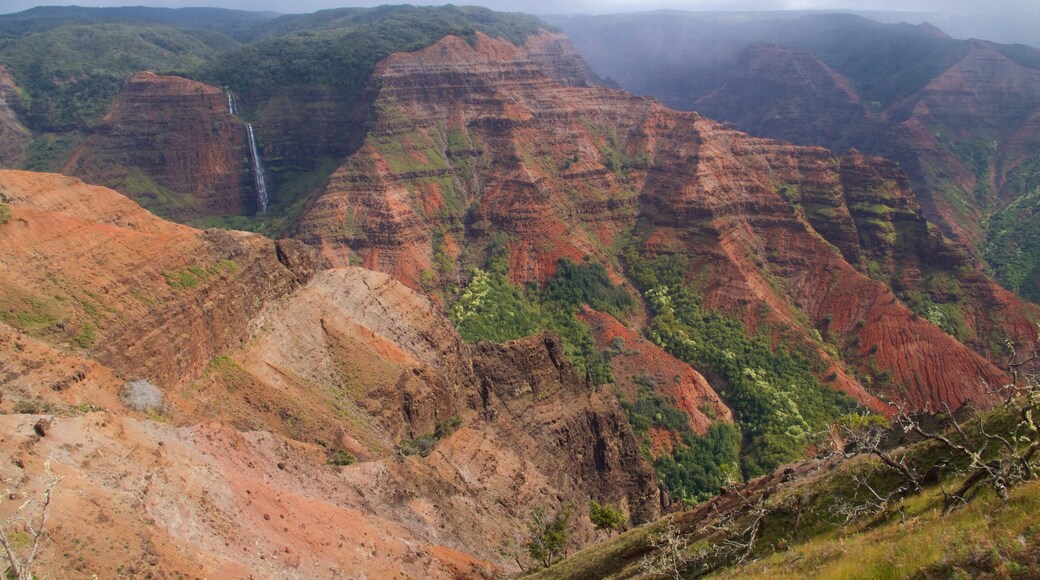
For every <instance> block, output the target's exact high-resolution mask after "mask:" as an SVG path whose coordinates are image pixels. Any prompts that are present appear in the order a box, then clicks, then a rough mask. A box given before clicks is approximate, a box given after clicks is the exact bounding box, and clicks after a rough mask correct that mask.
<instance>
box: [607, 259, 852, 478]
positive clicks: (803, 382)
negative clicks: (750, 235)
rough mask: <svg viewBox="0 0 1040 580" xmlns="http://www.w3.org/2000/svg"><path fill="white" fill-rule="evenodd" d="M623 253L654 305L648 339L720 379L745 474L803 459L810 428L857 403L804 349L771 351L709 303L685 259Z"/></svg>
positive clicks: (765, 341)
mask: <svg viewBox="0 0 1040 580" xmlns="http://www.w3.org/2000/svg"><path fill="white" fill-rule="evenodd" d="M624 258H625V262H626V265H627V266H628V273H629V275H630V277H631V278H632V279H633V281H634V282H635V283H636V285H637V286H638V287H639V288H640V289H641V290H643V292H644V295H645V296H646V298H647V301H648V302H649V305H650V311H651V314H652V318H651V320H650V323H649V325H648V327H647V336H648V337H649V338H650V340H652V341H653V342H654V343H656V344H657V345H659V346H661V347H662V348H664V349H665V350H666V351H668V352H669V353H671V354H672V355H673V356H675V357H676V358H679V359H680V360H683V361H686V362H688V363H690V364H691V365H693V366H694V367H695V368H698V369H702V370H703V371H707V372H710V373H712V374H715V375H717V376H719V377H721V378H722V381H720V382H719V383H717V385H718V386H719V394H720V395H722V397H723V398H724V399H725V400H726V403H727V405H729V407H730V408H731V409H733V411H734V413H735V415H736V418H737V421H738V424H739V425H740V429H741V432H742V433H743V436H744V444H743V451H742V453H741V464H742V469H743V472H744V475H745V476H748V477H751V476H755V475H759V474H762V473H765V472H767V471H769V470H771V469H773V468H775V467H776V466H778V465H781V464H783V463H786V462H789V461H792V460H794V459H797V458H799V457H801V456H802V454H803V453H804V451H805V449H806V447H807V445H808V444H809V436H810V435H811V434H812V433H814V432H816V431H817V430H819V429H821V428H822V427H823V426H825V425H827V424H829V423H830V422H832V421H833V420H835V419H836V418H837V417H839V416H841V415H843V414H845V413H847V412H849V411H851V410H853V409H855V408H856V403H855V402H854V401H852V400H851V399H849V398H848V397H847V396H845V395H843V394H840V393H837V392H836V391H833V390H831V389H828V388H826V387H824V386H822V385H820V383H819V382H818V381H817V380H816V379H815V378H814V377H813V375H812V373H811V368H812V366H811V362H810V361H809V360H808V359H806V358H805V357H803V356H802V355H801V354H798V353H796V352H791V351H788V350H786V349H784V348H782V347H781V348H778V349H777V350H773V349H772V348H771V344H770V341H769V340H768V339H767V338H766V337H763V336H749V335H748V334H747V332H746V331H745V330H744V327H743V325H741V324H740V322H738V321H735V320H731V319H728V318H725V317H723V316H722V315H720V314H719V313H718V312H715V311H711V310H708V309H707V308H705V307H704V306H703V305H702V304H701V300H700V297H699V296H698V295H697V293H696V292H695V291H694V290H693V289H692V288H691V287H690V285H689V284H687V283H686V281H685V272H686V267H685V264H684V261H683V260H682V259H681V258H680V257H677V256H663V257H659V258H656V259H653V260H648V259H646V258H643V257H642V256H641V255H640V254H639V253H638V250H637V249H636V247H635V246H634V245H631V246H629V248H628V249H627V250H626V251H625V255H624Z"/></svg>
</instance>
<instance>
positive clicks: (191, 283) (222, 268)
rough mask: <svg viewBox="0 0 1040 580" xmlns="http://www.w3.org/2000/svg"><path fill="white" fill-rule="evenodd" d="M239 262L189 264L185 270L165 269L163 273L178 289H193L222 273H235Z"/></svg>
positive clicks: (172, 286) (171, 284)
mask: <svg viewBox="0 0 1040 580" xmlns="http://www.w3.org/2000/svg"><path fill="white" fill-rule="evenodd" d="M238 268H239V266H238V262H235V261H234V260H219V261H217V262H216V263H214V264H211V265H209V266H206V267H202V266H198V265H195V266H189V267H187V268H185V269H183V270H177V271H173V272H170V271H165V272H163V273H162V275H163V278H166V283H167V284H169V285H170V287H171V288H175V289H177V290H191V289H194V288H198V286H199V284H200V283H202V282H205V281H207V280H209V279H210V278H212V277H214V276H219V275H221V274H234V273H235V272H237V271H238Z"/></svg>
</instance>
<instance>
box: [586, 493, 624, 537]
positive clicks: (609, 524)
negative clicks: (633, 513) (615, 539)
mask: <svg viewBox="0 0 1040 580" xmlns="http://www.w3.org/2000/svg"><path fill="white" fill-rule="evenodd" d="M589 519H590V520H592V525H593V526H596V529H597V530H600V531H604V530H605V531H606V532H607V533H608V534H609V533H612V532H614V531H615V530H621V528H622V527H623V526H624V525H625V522H626V521H628V518H626V517H625V512H623V511H621V508H620V507H618V506H616V505H613V504H609V503H608V504H600V503H599V502H598V501H596V500H594V499H590V500H589Z"/></svg>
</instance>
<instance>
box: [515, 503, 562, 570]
mask: <svg viewBox="0 0 1040 580" xmlns="http://www.w3.org/2000/svg"><path fill="white" fill-rule="evenodd" d="M573 514H574V506H571V505H570V504H564V505H562V506H560V507H559V509H557V510H556V512H555V513H553V514H552V515H550V514H549V510H548V508H546V507H545V506H537V507H535V508H534V509H533V510H531V514H530V516H529V517H528V519H527V544H526V545H525V548H526V549H527V553H528V555H529V556H530V557H531V560H533V561H535V562H538V563H539V564H540V565H542V566H543V567H549V566H552V564H553V562H555V561H556V560H558V559H559V558H560V557H561V556H566V550H567V542H568V540H569V539H570V535H571V532H572V531H574V524H573V523H572V522H571V516H572V515H573Z"/></svg>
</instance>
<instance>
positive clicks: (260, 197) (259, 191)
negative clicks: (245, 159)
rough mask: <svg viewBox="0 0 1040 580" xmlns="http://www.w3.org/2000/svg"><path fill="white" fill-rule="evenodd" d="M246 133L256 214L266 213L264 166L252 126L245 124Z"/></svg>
mask: <svg viewBox="0 0 1040 580" xmlns="http://www.w3.org/2000/svg"><path fill="white" fill-rule="evenodd" d="M246 133H247V134H248V135H249V157H250V160H251V161H252V166H253V183H254V184H256V208H257V213H264V212H266V211H267V176H266V175H265V174H264V164H263V161H261V160H260V151H259V150H258V149H257V148H256V136H255V135H254V134H253V124H252V123H246Z"/></svg>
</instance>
